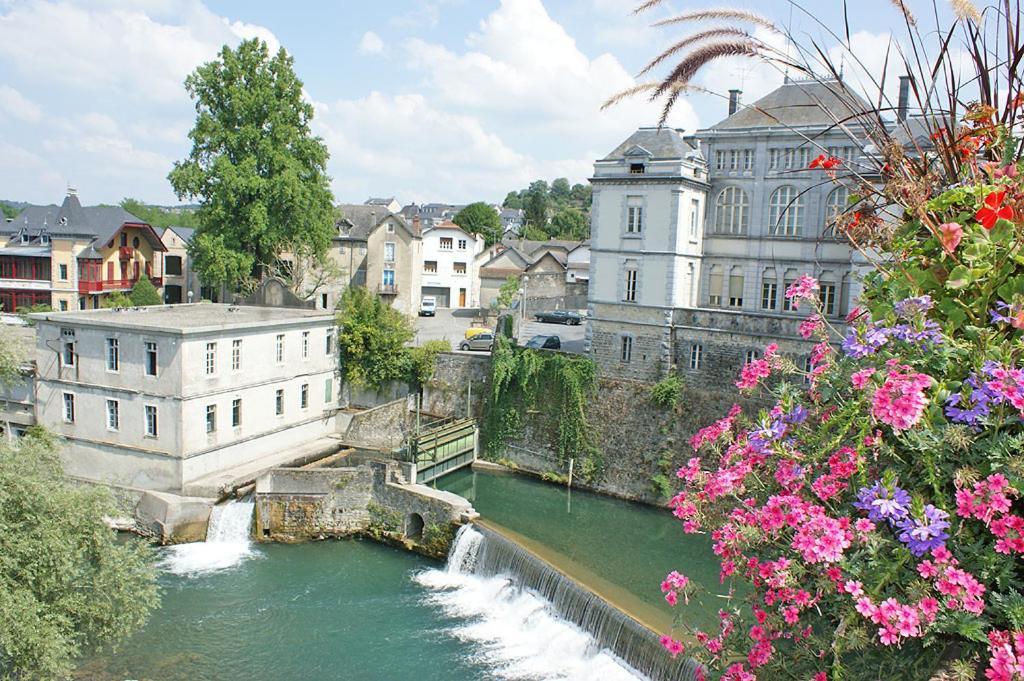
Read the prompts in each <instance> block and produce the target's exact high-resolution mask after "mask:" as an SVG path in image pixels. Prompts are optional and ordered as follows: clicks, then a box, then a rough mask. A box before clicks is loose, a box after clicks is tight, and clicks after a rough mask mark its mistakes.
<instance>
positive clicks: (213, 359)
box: [206, 343, 217, 376]
mask: <svg viewBox="0 0 1024 681" xmlns="http://www.w3.org/2000/svg"><path fill="white" fill-rule="evenodd" d="M215 373H217V344H216V343H207V344H206V375H207V376H213V375H214V374H215Z"/></svg>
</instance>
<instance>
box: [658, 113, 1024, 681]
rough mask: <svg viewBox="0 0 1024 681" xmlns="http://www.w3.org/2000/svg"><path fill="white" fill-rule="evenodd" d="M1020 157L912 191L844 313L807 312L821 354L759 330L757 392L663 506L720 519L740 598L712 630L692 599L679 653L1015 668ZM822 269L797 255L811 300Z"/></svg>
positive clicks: (972, 674)
mask: <svg viewBox="0 0 1024 681" xmlns="http://www.w3.org/2000/svg"><path fill="white" fill-rule="evenodd" d="M994 130H995V128H985V129H983V130H981V131H979V132H977V134H972V135H971V140H970V148H971V149H974V150H976V149H977V148H979V147H981V148H984V147H985V146H986V145H991V144H994V143H995V142H996V141H998V140H995V139H994V135H996V134H997V133H996V132H993V131H994ZM958 143H959V142H958ZM827 160H828V159H827V158H819V159H815V162H814V163H815V164H816V167H825V166H824V163H825V162H826V161H827ZM1010 167H1011V168H1012V170H1008V169H1007V167H1006V166H1004V165H998V164H997V165H996V166H994V167H988V166H977V167H975V168H974V171H973V172H971V173H965V174H964V176H963V178H962V180H963V181H961V182H959V183H958V184H957V185H956V186H954V187H953V188H949V189H945V190H943V189H942V188H941V187H940V188H937V189H936V190H935V191H934V192H932V195H931V196H930V197H929V198H928V200H927V201H926V202H925V203H924V204H923V205H922V207H921V209H920V210H918V211H916V212H910V211H908V212H907V214H906V215H905V216H904V219H903V220H902V221H901V223H900V224H898V225H897V226H896V227H895V232H894V233H893V234H892V237H891V240H890V242H889V245H888V248H887V250H888V252H889V254H891V257H889V258H886V259H884V260H883V261H882V262H880V263H879V267H878V269H877V271H876V272H874V273H872V274H871V275H869V276H868V277H867V278H866V282H865V293H864V296H863V298H862V301H861V303H862V305H864V308H863V309H858V310H855V311H854V312H853V313H852V314H851V315H850V317H849V318H848V319H847V322H848V327H847V328H843V329H838V328H834V327H832V326H831V325H830V324H829V323H828V321H827V319H826V318H825V316H824V314H823V313H822V310H821V309H817V310H816V313H815V314H812V316H810V317H809V318H808V319H807V320H806V321H804V322H803V323H802V324H801V325H800V335H801V336H803V337H804V338H808V339H812V340H815V341H816V342H817V345H816V346H815V348H814V352H813V354H812V363H811V370H810V372H809V373H808V374H806V375H805V374H804V373H803V372H802V371H799V370H797V368H796V367H795V365H794V363H793V362H792V361H789V360H786V359H785V358H784V357H782V356H781V355H780V354H779V351H778V348H776V347H775V346H774V345H773V346H769V347H768V348H767V349H766V351H765V353H764V356H763V357H762V358H760V359H757V360H755V361H753V362H751V363H750V364H748V365H746V366H745V367H744V368H743V370H742V372H741V374H740V376H739V378H738V380H737V383H736V385H737V387H738V388H740V389H741V390H742V391H746V392H750V393H754V392H759V394H760V395H761V396H762V397H763V398H764V399H765V400H766V402H765V404H766V407H765V408H764V409H763V410H762V411H761V412H760V413H758V414H745V413H743V412H742V410H741V409H740V408H739V407H734V408H733V409H732V410H731V411H730V412H729V413H728V414H727V415H726V416H725V417H724V418H722V419H720V420H718V421H717V422H715V423H713V424H712V425H710V426H708V427H706V428H704V429H702V430H701V431H699V432H698V433H697V434H696V435H694V437H693V438H692V440H691V442H690V446H691V447H692V448H693V450H694V452H695V456H694V457H693V458H691V459H690V460H689V461H688V463H687V464H686V465H685V466H683V467H682V468H680V469H679V471H678V473H677V475H678V477H679V479H680V480H681V482H682V489H681V490H680V491H679V492H678V494H676V495H675V497H674V498H673V499H672V501H671V508H672V509H673V512H674V514H675V515H676V516H677V517H679V518H680V519H681V520H682V523H683V530H684V531H685V532H709V533H710V534H711V536H712V539H713V541H714V544H713V548H714V552H715V554H716V555H717V556H718V559H719V562H720V575H721V580H722V583H723V585H726V586H727V587H728V588H727V592H728V593H727V594H726V595H727V596H728V597H729V600H728V601H727V602H728V603H729V605H728V606H727V607H725V608H723V609H722V611H721V612H720V617H719V626H718V630H717V631H700V630H687V628H686V626H685V622H686V618H685V614H681V615H680V617H679V622H680V624H679V628H680V631H673V632H670V634H666V636H665V637H664V639H663V644H664V645H665V647H666V648H667V649H668V650H669V651H670V652H671V654H673V655H678V654H680V653H684V651H685V654H689V655H693V656H694V657H696V658H698V659H700V660H701V661H703V662H705V663H706V664H707V665H708V669H709V670H717V671H716V672H714V673H716V674H718V675H719V676H720V678H722V679H733V680H736V679H748V680H749V679H756V678H771V676H772V675H775V674H779V673H782V678H793V679H814V680H815V681H823V680H824V679H883V678H884V679H890V678H891V679H896V678H898V679H927V678H930V677H931V676H933V675H934V674H935V673H936V672H937V671H939V670H945V671H946V672H947V673H948V674H950V675H951V676H952V678H962V679H974V678H987V679H990V680H992V681H1010V680H1012V679H1024V562H1022V558H1021V557H1022V554H1024V512H1022V510H1024V509H1022V502H1021V496H1022V492H1024V332H1022V330H1024V222H1022V221H1021V218H1022V212H1024V211H1022V208H1024V186H1022V182H1021V180H1020V175H1019V173H1018V172H1017V168H1016V166H1010ZM856 220H857V221H858V222H859V220H860V217H859V216H858V217H857V218H856ZM848 224H854V221H853V220H851V221H850V222H849V223H848ZM817 291H818V284H817V282H815V281H814V279H812V278H811V277H809V276H804V277H801V278H800V279H799V280H797V281H796V282H794V283H793V284H792V285H791V286H790V287H789V288H788V290H787V291H786V297H787V298H789V299H791V300H792V301H793V306H794V307H797V305H799V304H801V303H807V304H809V305H811V306H815V307H820V306H819V304H818V292H817ZM740 584H743V586H740ZM694 588H695V586H694V585H693V583H692V582H690V580H688V579H687V578H686V576H685V575H683V574H679V573H676V572H673V573H672V574H670V575H669V576H668V577H667V578H666V581H665V582H664V583H663V584H662V591H663V593H664V594H665V598H666V601H667V602H668V603H669V604H670V605H673V606H676V607H679V608H685V604H686V603H687V602H688V596H689V595H690V594H691V593H692V590H693V589H694Z"/></svg>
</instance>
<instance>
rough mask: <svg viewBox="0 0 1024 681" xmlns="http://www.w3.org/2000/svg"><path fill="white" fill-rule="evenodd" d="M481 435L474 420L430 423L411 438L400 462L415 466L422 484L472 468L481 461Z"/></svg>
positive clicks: (402, 452) (442, 420)
mask: <svg viewBox="0 0 1024 681" xmlns="http://www.w3.org/2000/svg"><path fill="white" fill-rule="evenodd" d="M479 446H480V434H479V429H478V428H477V425H476V420H475V419H472V418H446V419H440V420H437V421H434V422H432V423H428V424H426V425H425V427H424V428H423V429H422V430H419V432H418V433H416V434H415V435H413V436H412V437H410V438H409V440H408V442H407V443H406V446H405V447H403V448H402V449H401V450H400V452H399V458H400V459H402V460H403V461H406V462H408V463H411V464H412V465H413V468H414V470H415V473H414V475H415V481H416V482H418V483H420V484H426V483H429V482H433V481H434V480H437V479H438V478H440V477H442V476H444V475H447V474H448V473H451V472H452V471H457V470H459V469H460V468H465V467H466V466H469V465H472V463H473V462H474V461H475V460H476V458H477V453H478V451H479Z"/></svg>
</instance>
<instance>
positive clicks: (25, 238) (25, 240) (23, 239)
mask: <svg viewBox="0 0 1024 681" xmlns="http://www.w3.org/2000/svg"><path fill="white" fill-rule="evenodd" d="M28 242H29V237H28V232H22V233H21V243H23V244H27V243H28Z"/></svg>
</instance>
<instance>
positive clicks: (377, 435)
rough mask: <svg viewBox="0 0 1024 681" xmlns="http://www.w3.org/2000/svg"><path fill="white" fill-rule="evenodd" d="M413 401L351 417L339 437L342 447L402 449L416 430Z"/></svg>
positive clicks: (409, 397)
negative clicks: (343, 444) (343, 443)
mask: <svg viewBox="0 0 1024 681" xmlns="http://www.w3.org/2000/svg"><path fill="white" fill-rule="evenodd" d="M412 399H413V398H412V396H406V397H402V398H399V399H397V400H394V401H393V402H388V403H387V404H383V405H381V406H379V407H374V408H373V409H367V410H366V411H361V412H357V413H355V414H352V419H351V421H350V422H349V424H348V428H347V429H346V430H345V432H344V433H342V438H343V440H344V441H345V444H350V445H357V446H360V447H366V448H369V449H386V450H390V449H394V448H395V447H400V446H402V443H404V442H405V441H406V439H407V438H408V436H409V434H410V433H411V432H412V430H413V428H414V427H415V424H414V422H413V418H412V415H411V412H412V410H413V408H414V405H413V402H412Z"/></svg>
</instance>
